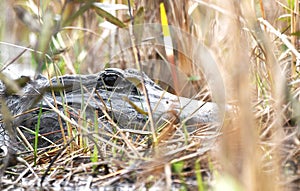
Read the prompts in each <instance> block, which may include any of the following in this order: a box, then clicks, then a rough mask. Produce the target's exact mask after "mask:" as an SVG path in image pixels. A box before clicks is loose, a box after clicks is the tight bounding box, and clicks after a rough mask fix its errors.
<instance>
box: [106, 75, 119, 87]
mask: <svg viewBox="0 0 300 191" xmlns="http://www.w3.org/2000/svg"><path fill="white" fill-rule="evenodd" d="M118 77H119V76H117V75H111V74H110V75H105V76H104V77H103V82H104V83H105V85H107V86H110V87H113V86H114V85H115V83H116V81H117V80H118Z"/></svg>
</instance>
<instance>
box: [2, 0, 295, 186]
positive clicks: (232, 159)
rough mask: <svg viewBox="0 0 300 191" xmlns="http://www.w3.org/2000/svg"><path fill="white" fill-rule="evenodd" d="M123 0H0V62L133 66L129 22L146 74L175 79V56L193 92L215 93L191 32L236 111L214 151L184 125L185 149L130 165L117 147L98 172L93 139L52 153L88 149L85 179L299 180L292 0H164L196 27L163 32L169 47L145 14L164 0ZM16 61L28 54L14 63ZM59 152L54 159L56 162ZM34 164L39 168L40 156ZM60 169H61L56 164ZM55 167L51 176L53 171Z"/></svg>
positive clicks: (153, 15) (13, 71) (60, 69)
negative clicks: (211, 61) (91, 145)
mask: <svg viewBox="0 0 300 191" xmlns="http://www.w3.org/2000/svg"><path fill="white" fill-rule="evenodd" d="M130 2H131V8H132V12H133V17H134V22H131V20H130V17H129V14H128V5H127V1H106V3H109V4H102V3H100V1H91V0H90V1H79V0H77V1H76V0H74V1H63V0H61V1H49V0H48V1H33V0H16V1H4V0H2V1H1V6H0V9H1V10H0V64H1V67H2V68H3V67H7V68H6V70H5V72H6V73H9V74H10V76H11V77H12V78H18V77H19V76H20V74H21V73H22V72H21V71H25V70H26V69H27V67H28V66H31V67H32V70H29V71H35V72H36V73H40V72H42V73H44V74H46V75H47V76H55V75H61V74H78V73H96V72H98V71H100V70H103V69H104V68H106V67H119V68H126V67H136V64H135V61H136V58H135V51H136V49H135V48H134V46H132V41H131V40H132V39H131V37H130V33H129V32H128V27H130V26H131V25H132V24H134V27H133V30H134V32H133V33H134V35H135V39H134V40H135V43H136V44H137V45H139V46H138V51H139V52H140V56H141V58H140V61H142V63H143V66H144V69H145V71H146V72H147V73H148V75H150V76H152V77H153V78H156V79H160V78H159V76H164V75H169V76H170V78H172V79H174V78H175V77H176V75H175V74H174V73H172V69H170V72H169V73H170V74H166V68H170V65H171V64H173V66H175V67H176V69H177V70H178V71H180V72H182V73H183V74H184V75H185V76H186V77H185V79H183V80H185V81H190V82H192V84H193V88H194V89H195V90H196V93H198V92H200V94H198V95H197V98H198V99H202V98H206V99H207V100H211V99H212V98H213V97H214V95H210V94H211V92H210V89H211V87H209V86H207V79H206V78H208V76H203V71H201V67H199V66H198V65H197V60H193V59H191V58H194V57H193V55H188V54H187V53H189V52H190V53H194V52H195V48H196V47H194V46H192V44H193V43H192V42H191V41H189V40H193V39H197V40H199V41H200V42H201V43H203V44H204V45H205V46H206V47H207V48H208V49H209V52H210V53H211V54H212V55H213V57H214V59H215V61H216V63H217V66H218V69H219V71H218V72H217V71H216V73H215V74H216V75H217V74H218V73H220V74H221V77H222V79H223V83H224V87H225V96H226V97H225V100H226V103H227V104H232V105H235V106H236V107H237V108H238V110H237V113H236V115H235V116H234V117H230V118H228V119H227V118H226V119H225V121H224V123H223V124H222V135H221V136H220V138H219V140H218V142H217V143H216V145H215V146H213V147H212V148H211V150H210V151H208V152H205V153H201V151H199V150H201V149H200V148H201V147H200V145H197V144H196V146H193V147H192V145H193V144H195V143H198V144H202V141H203V140H202V139H197V136H194V137H189V139H188V141H187V142H188V143H187V145H188V146H191V147H187V148H189V149H187V151H186V152H184V151H182V152H179V153H177V155H174V157H173V158H172V160H170V158H167V157H164V156H163V155H161V156H160V155H159V154H156V155H154V156H153V158H147V160H146V161H148V163H146V165H145V163H143V164H144V167H143V168H139V170H137V171H136V172H133V173H132V172H131V171H130V170H128V169H130V168H128V167H131V166H132V165H133V164H132V163H134V162H136V161H134V160H128V161H126V160H122V159H120V158H113V159H111V160H109V161H108V164H109V165H111V166H113V167H112V168H111V170H110V171H109V172H105V173H104V174H103V173H102V174H101V173H100V174H101V175H99V174H98V176H97V170H95V169H97V168H96V166H95V164H96V163H97V162H98V163H99V164H100V163H101V162H100V161H101V160H100V159H99V158H98V156H97V152H98V151H97V152H93V151H91V150H89V151H87V150H86V149H85V148H84V147H85V146H84V144H82V145H80V147H79V148H78V149H75V148H72V149H71V151H72V152H73V153H69V155H63V156H62V158H61V159H60V160H59V161H60V162H61V161H63V160H64V159H65V160H70V155H71V156H75V155H83V156H88V157H91V158H92V159H91V161H92V162H93V163H90V162H91V161H89V160H87V159H88V157H87V159H86V160H83V161H81V162H80V163H82V165H86V166H85V167H84V168H85V169H89V170H91V169H93V170H92V171H94V172H95V173H94V177H93V180H89V179H88V180H85V181H91V182H93V184H96V183H97V184H98V185H100V186H108V185H110V183H113V182H114V181H116V180H114V179H113V177H115V176H116V177H118V178H119V179H120V180H121V179H122V180H124V179H126V180H127V181H128V182H132V184H133V185H135V186H137V187H138V188H143V187H145V188H148V187H152V186H153V187H155V186H156V182H157V181H158V182H162V183H163V184H162V185H164V186H165V187H166V188H168V189H170V188H171V185H173V184H175V183H176V184H178V185H180V186H179V187H180V189H198V190H226V189H225V188H227V189H228V190H299V189H300V186H299V185H300V142H299V139H300V128H299V122H300V118H299V112H300V110H299V108H300V104H299V82H300V81H299V62H300V61H299V60H300V54H299V47H300V43H299V32H300V30H299V29H300V26H299V1H297V0H287V1H284V0H278V1H267V0H258V1H234V0H228V1H219V0H216V1H201V0H195V1H187V0H174V1H163V4H164V7H165V9H166V13H167V23H168V24H169V25H171V26H172V27H174V28H179V29H180V30H181V31H182V33H183V32H184V33H186V34H188V35H190V36H192V37H193V38H184V36H185V35H183V34H171V36H173V37H174V36H176V38H172V43H171V45H172V46H171V47H167V48H166V46H164V45H170V44H167V41H166V34H164V33H163V31H162V28H160V29H159V30H158V31H147V30H146V29H147V25H148V24H150V23H154V24H160V23H161V21H162V17H163V16H162V15H161V8H160V2H161V1H157V0H155V1H130ZM139 26H142V27H139ZM144 26H145V27H144ZM174 31H175V30H174ZM144 36H147V38H146V39H145V38H144ZM149 36H150V37H151V38H149ZM24 49H27V51H25V52H23V51H24ZM170 49H171V51H170ZM178 50H184V51H178ZM199 54H201V52H199ZM19 55H20V57H18V56H19ZM166 63H170V64H166ZM201 64H203V65H205V64H206V63H201ZM8 65H9V66H8ZM11 65H15V66H14V67H12V68H10V66H11ZM21 65H25V66H23V67H21V68H22V69H20V66H21ZM204 73H205V72H204ZM23 74H24V75H28V72H24V73H23ZM33 74H34V72H32V75H33ZM179 80H182V79H179ZM178 83H179V82H178ZM176 84H177V83H176ZM175 89H176V87H175ZM220 91H221V90H220ZM221 93H222V92H221ZM189 96H190V95H189ZM211 97H212V98H211ZM213 101H214V100H213ZM170 139H171V138H170ZM192 143H193V144H192ZM161 152H163V149H162V151H161ZM83 153H84V154H83ZM95 153H96V154H95ZM200 153H201V154H200ZM158 161H159V162H158ZM46 162H48V160H46V161H45V163H46ZM60 162H57V164H58V166H56V168H57V169H56V170H58V169H60V168H62V167H61V166H59V165H60V164H62V165H63V164H64V163H62V162H61V163H60ZM40 163H42V164H43V162H40ZM74 163H76V162H74ZM103 163H104V162H103ZM46 164H47V163H46ZM99 164H98V167H99V166H101V165H99ZM105 165H107V164H106V163H105ZM105 165H104V164H103V165H102V167H103V168H104V169H105V168H106V166H105ZM136 165H137V166H138V164H136ZM75 166H76V165H75ZM78 166H79V165H77V167H78ZM74 169H76V170H79V169H78V168H75V167H74ZM125 169H126V170H125ZM35 170H40V171H41V172H42V171H44V170H45V168H44V167H43V165H39V166H37V167H35ZM76 170H74V171H73V172H76ZM89 170H87V171H89ZM82 171H83V172H84V170H81V171H80V172H82ZM104 171H106V170H104ZM69 172H72V170H70V171H69ZM37 174H39V175H40V174H41V173H37ZM56 175H57V174H56ZM58 175H60V176H63V177H69V176H68V175H67V174H63V173H62V172H61V173H59V174H58ZM58 175H57V176H54V175H53V176H52V177H51V178H52V179H54V180H55V177H56V178H57V179H59V177H58ZM126 175H127V176H126ZM84 177H86V176H84ZM66 179H68V178H66ZM54 180H53V181H54ZM77 180H78V182H81V181H83V180H82V179H80V177H79V178H77ZM83 184H84V183H83ZM16 185H18V183H16ZM139 186H140V187H139ZM160 186H161V185H160ZM172 188H173V187H172Z"/></svg>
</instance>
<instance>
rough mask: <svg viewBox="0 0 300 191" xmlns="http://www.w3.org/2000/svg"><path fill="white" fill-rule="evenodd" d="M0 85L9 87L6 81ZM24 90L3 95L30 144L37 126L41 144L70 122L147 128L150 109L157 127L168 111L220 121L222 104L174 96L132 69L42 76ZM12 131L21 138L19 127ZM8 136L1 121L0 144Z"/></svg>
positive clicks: (183, 116) (193, 118)
mask: <svg viewBox="0 0 300 191" xmlns="http://www.w3.org/2000/svg"><path fill="white" fill-rule="evenodd" d="M142 82H143V83H142ZM143 84H144V87H145V89H146V90H147V95H148V99H146V96H145V92H144V91H143V88H142V87H143V86H142V85H143ZM0 89H1V91H2V92H3V91H5V88H4V87H3V84H2V87H1V88H0ZM22 91H23V92H22V94H21V95H8V96H6V97H4V98H5V100H6V101H5V103H6V105H7V107H8V109H9V110H10V112H11V113H12V115H13V116H14V120H13V121H12V127H13V128H14V129H15V128H16V127H19V128H20V130H21V131H22V132H23V133H24V135H25V138H26V139H27V140H28V141H29V142H31V143H32V142H33V139H34V133H33V132H34V131H35V130H36V128H37V126H38V127H39V133H40V134H41V135H43V138H41V140H39V145H40V146H44V145H49V142H56V141H58V140H61V137H62V134H61V133H62V128H63V129H65V130H66V127H67V126H68V123H70V124H71V125H72V121H73V122H74V121H75V122H76V123H80V124H81V125H84V124H88V123H90V124H98V126H99V129H105V130H107V131H108V132H112V131H113V129H112V125H111V123H112V121H113V122H114V123H115V124H116V125H118V126H119V127H120V128H123V129H139V130H141V129H143V128H148V127H149V125H148V126H147V125H146V126H145V124H147V120H148V119H149V115H150V113H151V115H152V119H153V121H154V123H155V124H156V126H159V123H161V122H162V121H163V120H167V119H165V118H166V116H169V115H166V114H169V113H172V114H175V115H176V116H177V117H178V118H179V119H180V120H184V122H185V123H186V124H197V123H209V122H217V121H218V107H217V105H216V104H215V103H204V102H201V101H196V100H191V99H187V98H183V97H178V96H175V95H173V94H170V93H168V92H166V91H164V90H163V89H162V88H160V87H159V86H158V85H156V84H155V83H154V82H153V81H152V80H151V79H150V78H149V77H148V76H146V75H145V74H144V73H140V72H139V71H137V70H134V69H127V70H121V69H116V68H109V69H106V70H104V71H102V72H100V73H98V74H93V75H66V76H61V77H54V78H52V79H51V80H50V81H48V80H47V79H46V78H45V77H43V76H39V77H38V78H37V79H36V80H34V81H31V82H28V83H27V85H26V86H25V87H24V88H23V89H22ZM147 104H148V105H147ZM149 109H151V111H150V110H149ZM96 111H97V112H96ZM66 117H67V119H68V120H66ZM108 118H109V119H110V120H109V119H108ZM96 120H97V121H96ZM14 133H15V134H16V135H15V136H16V137H17V133H16V131H15V130H14ZM11 136H14V135H11ZM5 140H8V138H7V129H6V125H5V124H3V123H2V124H0V141H1V142H2V144H3V143H4V144H10V143H9V141H5ZM0 146H1V145H0Z"/></svg>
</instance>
